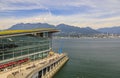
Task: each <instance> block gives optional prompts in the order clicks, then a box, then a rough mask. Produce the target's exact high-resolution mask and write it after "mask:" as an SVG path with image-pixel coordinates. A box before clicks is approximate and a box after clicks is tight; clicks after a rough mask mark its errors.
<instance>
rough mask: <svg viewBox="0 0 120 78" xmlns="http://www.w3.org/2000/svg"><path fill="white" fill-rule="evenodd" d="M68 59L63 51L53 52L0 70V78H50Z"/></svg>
mask: <svg viewBox="0 0 120 78" xmlns="http://www.w3.org/2000/svg"><path fill="white" fill-rule="evenodd" d="M68 59H69V58H68V56H67V54H65V53H62V54H58V53H55V54H54V55H52V56H48V57H46V58H44V59H38V60H35V61H30V62H28V63H26V64H23V65H19V66H16V67H14V68H12V69H8V70H6V71H2V72H0V78H52V77H53V76H54V75H55V74H56V73H57V71H59V70H60V68H61V67H62V66H63V65H64V64H65V63H66V62H67V61H68Z"/></svg>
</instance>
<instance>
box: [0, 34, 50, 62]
mask: <svg viewBox="0 0 120 78" xmlns="http://www.w3.org/2000/svg"><path fill="white" fill-rule="evenodd" d="M50 44H51V39H50V38H48V33H46V32H45V33H43V36H42V37H40V36H36V35H31V34H30V35H23V36H22V35H21V36H12V37H6V38H0V61H4V60H8V61H11V60H18V59H23V58H26V57H27V58H29V59H30V60H36V59H41V58H44V57H46V56H47V55H48V52H49V49H50V46H51V45H50Z"/></svg>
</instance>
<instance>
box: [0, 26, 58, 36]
mask: <svg viewBox="0 0 120 78" xmlns="http://www.w3.org/2000/svg"><path fill="white" fill-rule="evenodd" d="M42 32H50V33H55V32H59V30H57V29H53V28H40V29H30V30H3V31H0V38H2V37H8V36H9V37H10V36H18V35H26V34H32V33H42Z"/></svg>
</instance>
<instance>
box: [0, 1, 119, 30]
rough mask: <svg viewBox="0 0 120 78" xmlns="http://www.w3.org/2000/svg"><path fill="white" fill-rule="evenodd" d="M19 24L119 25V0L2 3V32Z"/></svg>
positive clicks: (0, 2)
mask: <svg viewBox="0 0 120 78" xmlns="http://www.w3.org/2000/svg"><path fill="white" fill-rule="evenodd" d="M17 23H49V24H53V25H58V24H60V23H64V24H68V25H74V26H78V27H91V28H93V29H97V28H103V27H112V26H120V0H0V29H7V28H9V27H11V26H12V25H14V24H17Z"/></svg>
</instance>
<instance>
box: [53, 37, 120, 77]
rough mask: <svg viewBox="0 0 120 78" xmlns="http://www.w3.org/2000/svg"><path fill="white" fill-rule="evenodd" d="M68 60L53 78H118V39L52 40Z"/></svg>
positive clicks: (119, 65)
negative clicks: (65, 54)
mask: <svg viewBox="0 0 120 78" xmlns="http://www.w3.org/2000/svg"><path fill="white" fill-rule="evenodd" d="M53 47H54V50H55V51H57V50H58V49H59V47H61V48H62V50H63V51H64V52H66V53H68V56H69V58H70V60H69V61H68V62H67V63H66V64H65V65H64V66H63V68H62V69H61V70H60V71H59V72H58V73H57V74H56V75H55V76H54V78H120V39H54V40H53Z"/></svg>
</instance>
